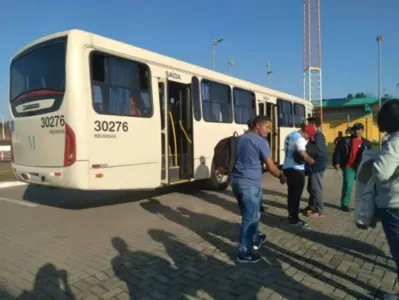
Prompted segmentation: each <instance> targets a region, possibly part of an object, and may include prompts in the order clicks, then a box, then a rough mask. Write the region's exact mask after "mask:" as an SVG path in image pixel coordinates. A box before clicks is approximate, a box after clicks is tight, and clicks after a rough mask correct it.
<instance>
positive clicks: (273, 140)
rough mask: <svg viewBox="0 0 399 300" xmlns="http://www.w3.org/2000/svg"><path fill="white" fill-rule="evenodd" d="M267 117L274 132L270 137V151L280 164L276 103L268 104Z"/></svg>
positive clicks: (274, 159)
mask: <svg viewBox="0 0 399 300" xmlns="http://www.w3.org/2000/svg"><path fill="white" fill-rule="evenodd" d="M266 115H267V116H268V117H270V119H271V121H272V131H271V132H270V135H269V144H270V151H271V154H272V158H273V161H275V162H279V135H278V132H279V130H278V127H277V126H278V124H277V106H276V104H274V103H268V102H267V103H266Z"/></svg>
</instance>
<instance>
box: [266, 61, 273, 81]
mask: <svg viewBox="0 0 399 300" xmlns="http://www.w3.org/2000/svg"><path fill="white" fill-rule="evenodd" d="M272 73H273V71H272V70H271V69H270V64H269V62H266V79H267V87H270V75H271V74H272Z"/></svg>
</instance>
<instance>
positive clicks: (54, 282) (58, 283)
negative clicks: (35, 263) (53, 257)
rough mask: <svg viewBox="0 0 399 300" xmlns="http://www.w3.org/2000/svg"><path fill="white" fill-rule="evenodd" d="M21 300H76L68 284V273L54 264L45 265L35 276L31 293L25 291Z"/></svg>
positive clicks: (19, 297) (20, 297)
mask: <svg viewBox="0 0 399 300" xmlns="http://www.w3.org/2000/svg"><path fill="white" fill-rule="evenodd" d="M17 299H20V300H30V299H71V300H72V299H76V298H75V296H74V294H73V293H72V290H71V288H70V286H69V282H68V272H67V271H65V270H59V269H57V268H56V266H55V265H53V264H52V263H47V264H45V265H43V266H42V267H41V268H40V269H39V270H38V272H37V273H36V276H35V283H34V286H33V289H32V290H31V291H24V292H23V293H22V294H21V295H20V296H18V297H17Z"/></svg>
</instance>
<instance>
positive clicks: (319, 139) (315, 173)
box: [305, 117, 327, 218]
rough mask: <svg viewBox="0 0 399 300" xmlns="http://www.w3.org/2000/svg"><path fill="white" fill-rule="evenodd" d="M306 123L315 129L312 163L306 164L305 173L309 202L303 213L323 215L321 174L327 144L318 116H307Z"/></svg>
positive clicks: (322, 173) (314, 216) (325, 159)
mask: <svg viewBox="0 0 399 300" xmlns="http://www.w3.org/2000/svg"><path fill="white" fill-rule="evenodd" d="M308 124H309V125H311V126H313V127H314V128H315V130H316V134H315V136H314V137H315V140H314V144H315V146H316V155H315V156H314V157H313V158H314V164H313V165H308V164H307V165H306V173H307V174H308V186H307V190H308V193H309V203H308V206H307V207H306V208H305V214H306V215H307V216H309V217H312V218H323V217H324V212H323V209H324V200H323V176H324V171H325V170H326V168H327V146H326V138H325V137H324V134H323V133H322V132H321V131H320V126H321V120H320V118H318V117H310V118H308Z"/></svg>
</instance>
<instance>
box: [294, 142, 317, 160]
mask: <svg viewBox="0 0 399 300" xmlns="http://www.w3.org/2000/svg"><path fill="white" fill-rule="evenodd" d="M306 152H307V153H308V155H309V156H310V157H311V158H315V157H316V156H317V145H316V143H315V142H312V141H308V142H307V144H306ZM292 157H293V159H294V161H295V163H297V164H299V165H302V164H305V163H306V162H305V160H304V159H303V157H302V155H300V154H299V152H298V151H295V152H294V154H293V155H292Z"/></svg>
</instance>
